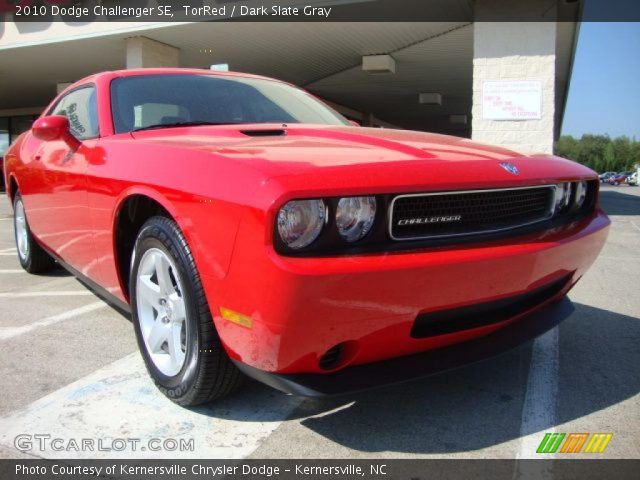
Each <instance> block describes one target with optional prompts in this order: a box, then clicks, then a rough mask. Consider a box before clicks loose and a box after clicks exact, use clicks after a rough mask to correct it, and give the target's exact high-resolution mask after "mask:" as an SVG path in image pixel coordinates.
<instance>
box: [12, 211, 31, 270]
mask: <svg viewBox="0 0 640 480" xmlns="http://www.w3.org/2000/svg"><path fill="white" fill-rule="evenodd" d="M14 228H15V231H16V247H17V248H18V255H20V258H21V259H22V260H26V259H27V257H28V255H29V234H28V229H27V228H28V227H27V218H26V216H25V213H24V205H23V203H22V200H18V201H17V202H16V207H15V212H14Z"/></svg>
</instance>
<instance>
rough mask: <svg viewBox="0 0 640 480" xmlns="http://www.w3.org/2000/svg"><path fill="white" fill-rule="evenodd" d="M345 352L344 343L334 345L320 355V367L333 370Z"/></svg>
mask: <svg viewBox="0 0 640 480" xmlns="http://www.w3.org/2000/svg"><path fill="white" fill-rule="evenodd" d="M343 354H344V345H343V344H342V343H339V344H337V345H334V346H333V347H331V348H330V349H329V350H327V351H326V352H324V355H322V356H321V357H320V362H319V365H320V368H321V369H322V370H333V369H334V368H336V367H337V366H338V365H339V364H340V360H342V357H343Z"/></svg>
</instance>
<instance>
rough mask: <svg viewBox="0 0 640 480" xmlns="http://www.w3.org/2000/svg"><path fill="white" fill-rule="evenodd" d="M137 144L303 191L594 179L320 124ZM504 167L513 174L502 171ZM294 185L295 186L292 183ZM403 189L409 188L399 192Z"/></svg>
mask: <svg viewBox="0 0 640 480" xmlns="http://www.w3.org/2000/svg"><path fill="white" fill-rule="evenodd" d="M132 135H133V137H134V138H135V139H136V141H140V142H148V143H153V144H157V145H161V146H163V147H164V148H180V149H184V150H185V151H187V152H188V151H198V152H207V153H209V154H211V155H212V157H215V158H217V159H222V160H223V161H227V160H232V161H236V162H242V163H244V164H247V165H249V166H251V167H252V168H254V169H258V170H259V171H260V172H261V173H262V174H263V175H264V176H265V177H267V179H271V180H272V179H276V178H278V179H287V180H288V181H289V182H292V183H297V184H298V185H299V186H300V187H301V188H302V187H304V189H307V188H310V187H313V186H314V185H315V186H317V187H318V188H324V189H327V188H331V187H335V188H336V189H337V190H340V189H344V187H353V186H354V185H355V186H357V185H366V186H367V191H371V189H372V188H373V189H374V190H378V191H381V190H385V188H386V189H389V188H391V189H394V190H395V189H397V188H403V189H404V190H407V189H412V188H411V187H412V186H415V187H416V188H418V189H419V188H421V187H420V186H421V185H424V184H428V185H430V186H432V187H434V188H440V187H441V188H443V189H444V188H451V187H452V186H455V187H461V186H465V185H468V186H476V187H483V186H485V185H491V186H501V185H518V184H525V183H526V184H530V183H532V182H534V183H548V182H552V181H556V180H557V179H561V178H576V177H591V176H595V175H594V174H593V172H591V170H589V169H587V168H585V167H582V166H580V165H578V164H575V163H573V162H570V161H568V160H564V159H561V158H559V157H554V156H551V155H544V154H541V155H522V154H519V153H517V152H515V151H513V150H509V149H506V148H501V147H495V146H490V145H484V144H481V143H477V142H473V141H471V140H468V139H464V138H459V137H453V136H447V135H438V134H431V133H424V132H415V131H407V130H393V129H379V128H363V127H349V126H324V125H282V124H272V125H265V124H259V125H234V126H212V127H208V126H206V127H187V128H170V129H162V130H148V131H139V132H134V133H133V134H132ZM504 162H509V163H511V164H513V165H515V166H516V167H517V169H518V170H519V172H518V173H517V174H514V173H510V172H509V171H508V170H507V169H505V168H503V167H501V166H500V164H501V163H504ZM296 178H297V179H298V181H297V182H295V181H294V179H296ZM405 187H407V188H405Z"/></svg>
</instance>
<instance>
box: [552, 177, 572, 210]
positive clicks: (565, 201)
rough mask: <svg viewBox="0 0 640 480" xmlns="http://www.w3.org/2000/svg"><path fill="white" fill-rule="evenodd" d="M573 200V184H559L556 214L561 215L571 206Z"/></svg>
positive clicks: (557, 187)
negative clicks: (560, 213)
mask: <svg viewBox="0 0 640 480" xmlns="http://www.w3.org/2000/svg"><path fill="white" fill-rule="evenodd" d="M570 199H571V184H570V183H559V184H557V185H556V198H555V209H554V212H555V213H559V212H561V211H562V210H564V209H565V208H566V207H567V205H569V200H570Z"/></svg>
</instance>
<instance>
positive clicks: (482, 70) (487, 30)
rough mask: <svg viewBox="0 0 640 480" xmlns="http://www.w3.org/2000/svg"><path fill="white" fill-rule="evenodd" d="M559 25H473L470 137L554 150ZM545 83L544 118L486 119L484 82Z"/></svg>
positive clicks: (515, 146) (516, 147) (517, 147)
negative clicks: (483, 98) (556, 59)
mask: <svg viewBox="0 0 640 480" xmlns="http://www.w3.org/2000/svg"><path fill="white" fill-rule="evenodd" d="M555 48H556V24H555V22H476V23H475V24H474V58H473V107H472V124H471V132H472V138H473V139H474V140H478V141H480V142H484V143H491V144H495V145H501V146H505V147H508V148H513V149H514V150H517V151H521V152H524V153H535V152H542V153H551V152H552V151H553V126H554V109H555V101H554V90H555ZM495 80H539V81H541V82H542V118H541V119H540V120H500V121H498V120H483V118H482V86H483V83H484V82H485V81H495Z"/></svg>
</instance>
